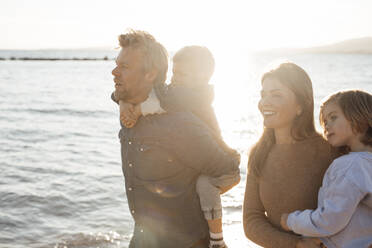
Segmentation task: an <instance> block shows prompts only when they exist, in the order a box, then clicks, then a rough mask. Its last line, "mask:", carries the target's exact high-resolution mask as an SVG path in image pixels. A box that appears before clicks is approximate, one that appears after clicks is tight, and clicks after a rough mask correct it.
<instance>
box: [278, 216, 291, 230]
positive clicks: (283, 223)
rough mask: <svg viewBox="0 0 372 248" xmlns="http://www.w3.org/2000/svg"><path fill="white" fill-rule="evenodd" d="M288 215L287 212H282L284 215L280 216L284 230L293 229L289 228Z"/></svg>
mask: <svg viewBox="0 0 372 248" xmlns="http://www.w3.org/2000/svg"><path fill="white" fill-rule="evenodd" d="M288 215H289V214H286V213H284V214H282V216H281V217H280V225H281V226H282V228H283V229H284V230H286V231H291V229H289V227H288V225H287V220H288Z"/></svg>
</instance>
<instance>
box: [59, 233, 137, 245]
mask: <svg viewBox="0 0 372 248" xmlns="http://www.w3.org/2000/svg"><path fill="white" fill-rule="evenodd" d="M129 241H130V237H129V236H128V235H120V234H119V233H117V232H114V231H110V232H108V233H101V232H99V233H95V234H93V233H89V234H85V233H77V234H72V235H71V234H68V235H63V236H62V237H61V241H60V242H58V243H56V244H54V248H89V247H107V248H108V247H123V246H122V245H123V243H124V244H128V243H129Z"/></svg>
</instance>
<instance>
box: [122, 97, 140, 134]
mask: <svg viewBox="0 0 372 248" xmlns="http://www.w3.org/2000/svg"><path fill="white" fill-rule="evenodd" d="M119 106H120V121H121V123H122V124H123V125H124V126H125V127H127V128H132V127H134V125H135V124H136V122H137V120H138V118H139V117H140V116H141V107H140V105H133V104H130V103H126V102H123V101H119Z"/></svg>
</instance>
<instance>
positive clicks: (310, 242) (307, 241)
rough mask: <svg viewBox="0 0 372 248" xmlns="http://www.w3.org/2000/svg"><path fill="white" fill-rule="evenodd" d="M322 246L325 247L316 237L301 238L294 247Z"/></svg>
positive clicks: (310, 247) (320, 247)
mask: <svg viewBox="0 0 372 248" xmlns="http://www.w3.org/2000/svg"><path fill="white" fill-rule="evenodd" d="M322 247H325V248H327V247H326V246H325V245H323V243H322V241H320V239H318V238H302V239H301V240H300V241H299V242H297V244H296V248H322Z"/></svg>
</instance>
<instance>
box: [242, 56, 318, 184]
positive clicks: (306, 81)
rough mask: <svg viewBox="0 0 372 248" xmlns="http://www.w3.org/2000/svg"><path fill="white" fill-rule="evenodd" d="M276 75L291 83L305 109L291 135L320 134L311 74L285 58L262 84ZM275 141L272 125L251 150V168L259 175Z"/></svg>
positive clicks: (268, 72)
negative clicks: (316, 126)
mask: <svg viewBox="0 0 372 248" xmlns="http://www.w3.org/2000/svg"><path fill="white" fill-rule="evenodd" d="M269 77H270V78H275V79H277V80H279V82H280V83H281V84H283V85H284V86H286V87H288V88H289V89H290V90H291V91H292V92H293V93H294V94H295V96H296V101H297V103H298V104H299V105H300V106H301V108H302V112H301V114H300V115H298V116H297V117H296V118H295V119H294V121H293V123H292V127H291V135H292V137H293V139H294V140H295V141H301V140H304V139H306V138H309V137H312V136H315V135H317V133H316V131H315V125H314V97H313V87H312V83H311V80H310V77H309V76H308V75H307V73H306V72H305V71H304V69H302V68H301V67H299V66H298V65H296V64H294V63H291V62H285V63H281V64H279V65H278V66H277V67H274V68H273V69H271V70H269V71H267V72H265V73H264V74H263V75H262V77H261V84H262V83H263V82H264V80H265V79H266V78H269ZM274 144H275V133H274V129H272V128H266V127H265V128H264V131H263V134H262V136H261V138H260V139H259V140H258V142H257V143H256V144H255V145H254V146H253V148H252V149H251V152H250V154H249V159H248V170H249V173H250V172H252V173H253V174H254V175H256V176H257V177H259V176H260V174H261V170H262V167H263V165H264V163H265V161H266V158H267V156H268V154H269V152H270V150H271V148H272V146H273V145H274Z"/></svg>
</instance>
